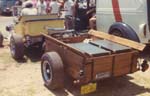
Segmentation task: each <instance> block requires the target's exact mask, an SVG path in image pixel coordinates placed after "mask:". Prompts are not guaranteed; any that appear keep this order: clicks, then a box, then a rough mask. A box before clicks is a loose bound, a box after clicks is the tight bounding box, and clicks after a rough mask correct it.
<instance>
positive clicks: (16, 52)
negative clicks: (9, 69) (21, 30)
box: [10, 34, 24, 59]
mask: <svg viewBox="0 0 150 96" xmlns="http://www.w3.org/2000/svg"><path fill="white" fill-rule="evenodd" d="M10 51H11V55H12V57H13V58H14V59H22V58H23V56H24V43H23V38H22V36H20V35H17V34H13V35H12V36H11V38H10Z"/></svg>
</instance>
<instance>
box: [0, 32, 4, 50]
mask: <svg viewBox="0 0 150 96" xmlns="http://www.w3.org/2000/svg"><path fill="white" fill-rule="evenodd" d="M3 39H4V37H3V34H2V33H1V32H0V47H2V46H3Z"/></svg>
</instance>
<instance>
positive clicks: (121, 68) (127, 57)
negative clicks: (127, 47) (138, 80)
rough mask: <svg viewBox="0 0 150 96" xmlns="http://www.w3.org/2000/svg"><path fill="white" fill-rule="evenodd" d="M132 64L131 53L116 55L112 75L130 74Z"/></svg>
mask: <svg viewBox="0 0 150 96" xmlns="http://www.w3.org/2000/svg"><path fill="white" fill-rule="evenodd" d="M131 64H132V53H122V54H116V56H115V63H114V65H113V68H114V69H113V70H114V71H113V75H114V76H121V75H125V74H128V73H130V69H131Z"/></svg>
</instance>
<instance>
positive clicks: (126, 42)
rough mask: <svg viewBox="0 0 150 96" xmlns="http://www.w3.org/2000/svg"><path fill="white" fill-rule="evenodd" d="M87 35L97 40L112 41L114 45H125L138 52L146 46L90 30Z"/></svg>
mask: <svg viewBox="0 0 150 96" xmlns="http://www.w3.org/2000/svg"><path fill="white" fill-rule="evenodd" d="M88 33H89V34H90V35H93V36H96V37H98V38H103V39H107V40H109V41H112V42H115V43H119V44H122V45H125V46H128V47H131V48H134V49H136V50H139V51H143V49H144V48H145V46H146V45H144V44H142V43H137V42H135V41H132V40H128V39H125V38H121V37H118V36H114V35H110V34H107V33H105V32H100V31H96V30H90V31H89V32H88Z"/></svg>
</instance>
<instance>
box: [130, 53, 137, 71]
mask: <svg viewBox="0 0 150 96" xmlns="http://www.w3.org/2000/svg"><path fill="white" fill-rule="evenodd" d="M138 57H139V56H138V52H137V51H135V52H134V53H133V59H132V66H131V73H133V72H136V71H138V70H139V69H138V67H137V64H138Z"/></svg>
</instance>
